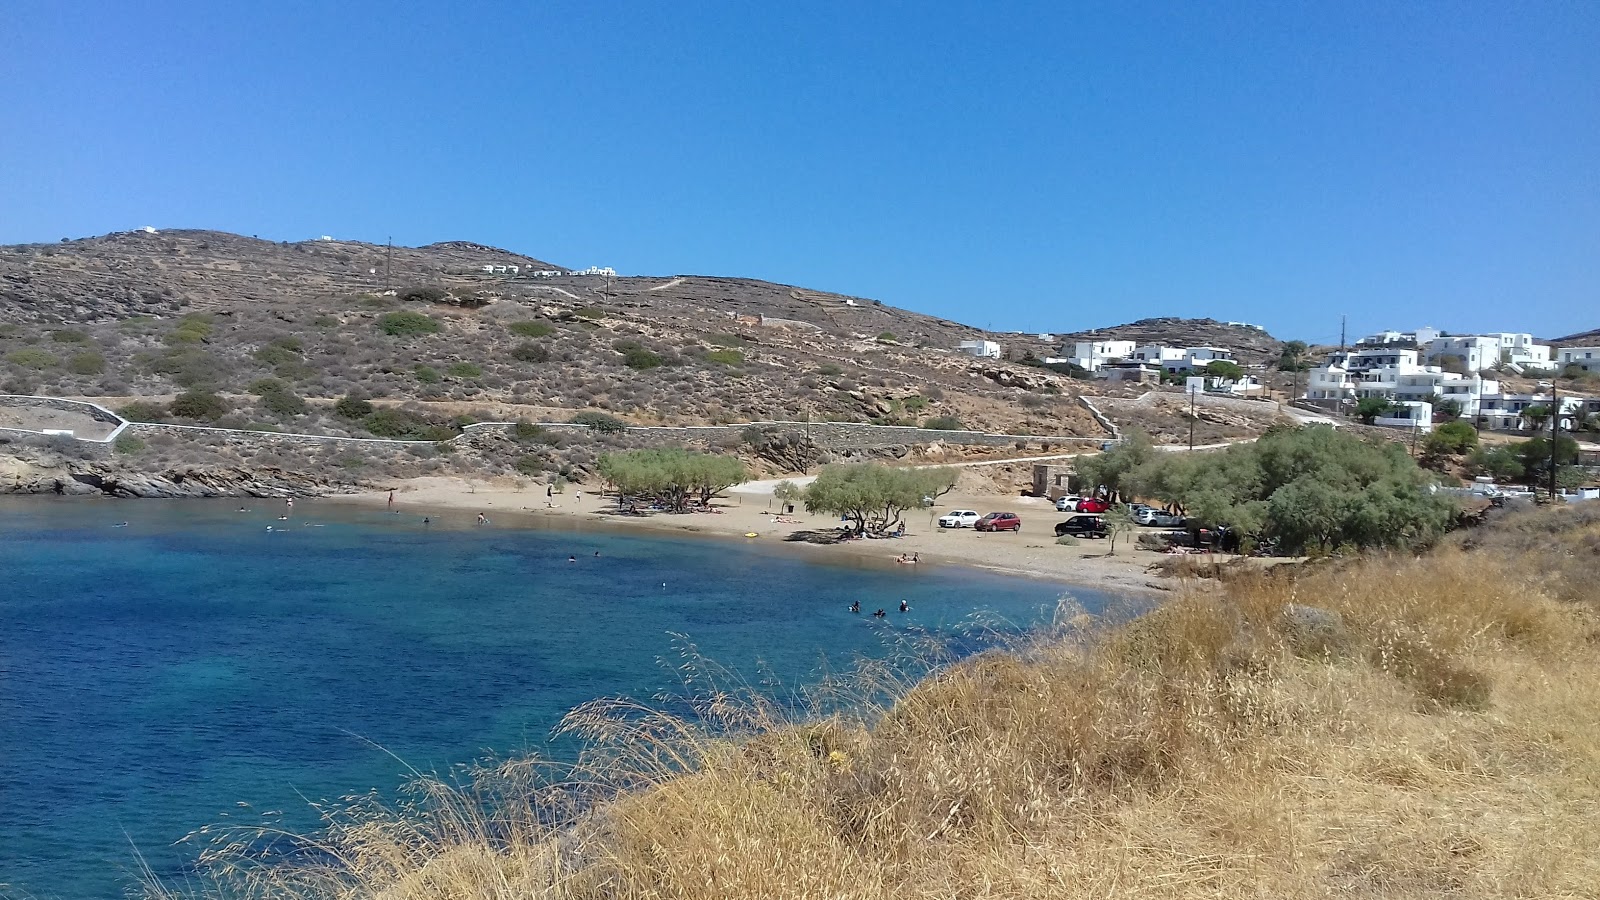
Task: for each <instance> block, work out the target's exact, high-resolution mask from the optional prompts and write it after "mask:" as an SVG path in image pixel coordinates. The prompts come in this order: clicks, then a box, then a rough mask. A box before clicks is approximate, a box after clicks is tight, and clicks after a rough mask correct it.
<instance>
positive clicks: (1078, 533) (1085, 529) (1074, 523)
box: [1056, 513, 1107, 538]
mask: <svg viewBox="0 0 1600 900" xmlns="http://www.w3.org/2000/svg"><path fill="white" fill-rule="evenodd" d="M1106 534H1107V532H1106V520H1105V519H1102V518H1100V516H1098V515H1096V514H1094V513H1079V514H1078V515H1075V516H1073V517H1072V518H1070V519H1068V520H1066V521H1065V522H1057V523H1056V537H1066V536H1067V535H1071V536H1073V537H1086V538H1103V537H1105V536H1106Z"/></svg>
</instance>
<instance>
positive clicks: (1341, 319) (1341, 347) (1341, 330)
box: [1339, 316, 1349, 353]
mask: <svg viewBox="0 0 1600 900" xmlns="http://www.w3.org/2000/svg"><path fill="white" fill-rule="evenodd" d="M1348 318H1349V316H1340V317H1339V352H1340V353H1343V352H1344V323H1345V320H1346V319H1348Z"/></svg>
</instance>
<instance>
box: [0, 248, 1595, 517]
mask: <svg viewBox="0 0 1600 900" xmlns="http://www.w3.org/2000/svg"><path fill="white" fill-rule="evenodd" d="M1591 343H1593V342H1592V341H1591ZM1597 384H1600V347H1597V346H1589V345H1577V344H1570V343H1568V342H1565V341H1557V342H1555V343H1554V344H1551V343H1541V342H1539V341H1536V340H1535V339H1534V338H1533V336H1532V335H1529V334H1516V333H1496V334H1488V335H1466V336H1463V335H1449V334H1445V333H1443V332H1440V331H1438V330H1435V329H1426V328H1425V329H1419V330H1417V331H1413V332H1384V333H1380V334H1376V335H1372V336H1369V337H1366V338H1362V339H1361V340H1358V341H1356V342H1354V343H1353V344H1352V345H1351V346H1348V347H1338V348H1333V347H1328V348H1311V347H1308V346H1307V345H1306V344H1305V343H1303V342H1299V341H1288V342H1284V341H1281V340H1278V339H1277V338H1274V337H1273V336H1272V335H1270V334H1268V333H1267V332H1266V331H1265V329H1264V328H1262V327H1261V326H1259V325H1255V324H1251V323H1245V322H1221V321H1216V320H1211V319H1175V318H1161V319H1146V320H1140V321H1138V322H1132V323H1128V324H1125V325H1119V326H1114V327H1111V328H1103V329H1097V330H1093V331H1085V332H1079V333H1077V334H1067V335H1059V336H1058V335H1054V334H1016V333H994V332H987V331H984V330H982V329H976V328H972V327H970V326H965V325H962V324H960V323H958V322H953V321H949V320H945V319H940V318H937V317H931V316H924V315H919V314H917V313H913V312H909V311H907V310H901V309H896V308H894V307H891V306H887V305H885V304H883V303H881V302H878V301H874V300H870V299H866V298H861V297H852V296H846V295H838V294H829V293H823V292H817V291H810V290H806V289H802V288H797V287H791V286H785V285H774V284H770V283H766V282H761V281H756V280H751V279H738V278H712V277H705V276H692V275H678V276H671V277H665V276H663V277H654V278H647V277H628V276H619V275H618V274H617V273H616V272H615V271H614V270H613V269H611V268H609V267H604V266H589V267H586V268H582V269H567V268H563V267H560V266H556V265H554V264H551V263H548V262H544V261H541V260H538V259H534V258H532V257H528V256H524V255H520V254H515V253H509V252H507V251H504V250H499V249H497V248H492V247H486V246H483V245H480V244H475V243H472V242H466V241H452V242H444V243H440V244H433V245H429V246H427V247H421V248H404V247H390V246H384V245H372V244H365V243H361V242H354V241H338V240H334V239H333V238H331V237H327V236H324V237H322V238H319V239H316V240H313V241H305V242H300V243H294V244H291V243H274V242H270V241H260V240H257V239H254V238H247V237H242V236H239V235H229V234H224V233H220V232H207V231H160V232H158V231H156V230H154V229H142V230H139V231H135V232H123V233H118V234H112V235H106V236H104V237H99V238H88V239H83V240H79V241H66V242H62V243H59V244H46V245H23V246H17V247H9V248H0V394H6V395H11V399H10V400H9V401H7V402H6V403H3V404H0V441H5V442H9V443H10V444H11V445H14V447H16V448H21V447H27V446H30V445H31V444H30V440H29V438H28V437H27V435H33V436H34V437H38V436H40V435H43V434H44V432H45V431H50V432H55V433H56V434H54V435H53V436H54V437H56V438H61V437H64V436H65V433H66V432H74V431H76V432H77V433H81V434H83V435H89V434H93V433H95V432H96V429H97V427H98V426H97V425H96V424H95V423H93V422H92V421H83V420H81V419H80V420H76V421H75V420H72V418H71V416H68V415H67V414H66V413H64V412H62V411H61V410H59V409H56V410H53V411H50V412H49V413H48V415H47V414H46V413H45V412H42V411H41V409H40V408H39V407H37V406H29V405H28V404H29V403H33V402H34V401H30V400H28V399H27V398H29V397H34V398H37V397H45V398H55V399H59V400H67V401H84V402H91V403H94V404H96V405H98V406H99V407H101V408H103V409H107V410H113V411H115V414H116V415H118V416H120V417H121V418H122V420H125V421H128V422H132V423H136V424H137V425H138V426H139V428H140V429H142V432H143V433H144V434H146V435H147V437H146V438H141V439H140V440H139V441H138V442H137V447H136V444H135V442H134V441H133V440H125V441H124V442H123V444H122V445H121V450H122V451H123V452H122V453H119V454H118V456H117V461H118V462H119V463H120V464H121V465H123V466H125V467H139V466H143V467H146V468H148V467H151V466H156V467H163V468H165V469H170V468H171V467H172V466H174V465H180V464H187V465H212V466H217V465H227V466H234V467H238V466H248V465H256V466H261V465H270V466H272V467H274V468H277V469H292V468H294V467H295V466H302V467H304V466H311V467H315V468H319V469H322V470H326V469H328V468H329V464H330V460H335V461H337V462H335V463H334V464H333V468H334V469H335V470H337V471H338V474H339V475H340V476H341V477H346V478H355V479H356V480H358V481H359V480H362V479H363V478H366V479H370V478H372V477H376V476H382V477H406V476H414V475H423V474H430V473H438V472H442V471H448V470H450V469H451V468H452V467H456V468H460V467H463V466H466V467H476V470H477V471H479V472H481V473H483V474H486V475H490V476H493V475H496V474H499V475H505V476H515V475H518V474H521V475H528V474H531V473H539V472H546V471H549V472H557V473H560V474H561V475H562V476H563V477H572V478H579V479H581V478H583V477H586V475H587V474H589V473H592V467H593V465H594V462H595V460H596V454H597V453H598V452H599V450H598V449H596V448H593V447H589V448H585V447H583V446H579V445H577V444H575V443H573V442H566V443H565V444H562V443H561V442H558V441H550V442H547V443H543V444H540V445H538V446H532V447H529V446H523V445H521V444H518V443H517V442H509V443H508V442H503V441H497V440H494V439H492V438H489V437H487V436H486V432H484V431H483V430H482V429H481V428H480V427H478V426H479V425H480V424H481V423H493V422H501V423H505V422H519V421H520V422H534V423H542V424H546V425H560V424H564V423H569V422H572V421H574V420H575V417H578V416H581V415H591V416H593V415H600V416H606V417H610V418H611V419H612V420H614V421H615V422H617V423H618V425H619V427H621V428H624V429H633V432H632V433H633V435H634V437H635V438H636V439H637V438H639V437H641V436H643V435H645V434H646V433H647V432H646V431H643V430H641V429H643V428H647V427H648V428H685V427H687V428H700V429H708V430H702V431H700V432H696V434H698V435H699V437H697V438H696V439H695V440H696V441H697V442H698V443H700V444H701V445H705V446H713V445H715V446H720V447H723V448H724V449H733V448H738V450H739V452H741V453H743V454H745V455H746V457H747V458H748V459H749V460H750V462H751V463H752V464H754V465H756V466H757V469H758V471H763V472H781V471H785V470H786V467H789V466H793V465H795V464H796V463H797V461H798V462H800V463H802V464H814V463H816V462H819V461H823V460H825V459H828V458H838V456H839V454H844V455H846V456H850V455H867V456H880V457H889V458H895V459H903V460H926V459H944V460H949V459H957V460H963V459H965V460H970V459H976V458H988V459H1003V458H1005V457H1006V456H1007V455H1008V454H1009V455H1012V456H1024V457H1026V456H1036V455H1039V454H1048V453H1051V452H1056V453H1061V452H1066V451H1068V450H1072V449H1074V448H1078V447H1087V448H1091V449H1092V448H1094V447H1096V446H1098V445H1100V444H1102V443H1105V442H1107V441H1110V442H1116V441H1118V440H1121V439H1122V437H1123V436H1124V434H1125V433H1126V432H1128V431H1130V430H1132V431H1140V432H1143V433H1145V434H1148V435H1149V436H1150V437H1151V438H1152V439H1153V440H1154V441H1155V442H1156V443H1158V444H1168V445H1185V444H1188V445H1198V446H1209V445H1214V444H1219V443H1226V442H1229V441H1236V440H1243V439H1249V438H1252V437H1254V436H1257V435H1260V434H1262V433H1263V432H1264V431H1266V430H1267V429H1269V428H1271V427H1273V426H1274V425H1278V424H1285V423H1294V422H1304V421H1315V420H1318V417H1324V416H1331V417H1332V418H1333V420H1334V421H1342V422H1345V423H1347V427H1365V426H1370V427H1373V428H1377V429H1385V428H1387V429H1390V431H1391V433H1393V435H1394V438H1395V439H1396V440H1400V441H1410V442H1412V443H1416V442H1417V435H1418V434H1428V433H1430V432H1432V431H1433V430H1434V429H1435V428H1436V427H1437V426H1441V425H1444V424H1447V423H1451V422H1458V421H1459V422H1466V423H1470V425H1471V426H1472V428H1473V429H1474V431H1475V432H1482V433H1483V434H1484V435H1485V436H1486V437H1493V436H1495V435H1499V436H1503V437H1505V438H1508V439H1515V438H1518V437H1524V438H1525V437H1532V436H1535V435H1536V434H1537V433H1542V431H1543V432H1547V431H1548V430H1549V429H1548V427H1547V426H1548V425H1550V424H1554V426H1555V427H1556V428H1557V429H1559V431H1561V432H1564V433H1566V434H1578V435H1580V436H1587V434H1586V432H1592V431H1593V430H1595V428H1596V427H1597V425H1596V423H1597V421H1600V416H1597V413H1600V388H1597ZM1552 393H1554V394H1555V396H1552ZM1551 407H1555V408H1556V409H1557V411H1558V414H1557V415H1556V416H1554V417H1552V416H1550V415H1549V410H1550V408H1551ZM90 418H91V419H92V417H90ZM1552 418H1553V422H1552ZM750 423H757V424H758V425H759V429H764V431H763V432H762V434H763V435H764V436H761V437H756V436H754V432H751V433H749V434H744V433H743V432H741V431H740V429H744V428H745V427H746V426H747V425H749V424H750ZM762 423H765V424H762ZM808 423H815V424H814V425H813V424H808ZM822 424H831V425H834V426H836V431H835V433H842V432H837V428H842V427H844V426H859V427H860V428H865V429H879V430H878V431H860V430H858V431H855V432H851V434H852V435H854V437H852V439H851V441H850V442H849V444H848V446H846V445H844V444H840V445H839V446H837V447H835V448H833V449H832V450H827V451H821V450H818V449H817V448H816V447H815V446H813V445H814V444H815V443H816V442H817V441H818V440H819V438H818V435H819V434H822V433H823V431H822V429H821V428H820V426H821V425H822ZM717 429H722V430H720V431H719V430H717ZM1541 430H1542V431H1541ZM1382 433H1383V432H1382V431H1376V432H1374V434H1382ZM130 434H131V433H130ZM278 434H294V435H305V436H307V437H308V439H309V438H318V439H322V440H324V441H335V440H345V441H355V442H358V443H351V444H346V445H342V446H341V447H340V448H339V449H337V450H330V451H329V454H330V455H329V456H328V457H326V458H318V459H308V458H307V451H306V450H305V449H304V447H299V446H290V443H291V442H288V441H286V440H277V441H274V439H272V438H271V436H272V435H278ZM627 434H628V432H626V431H624V432H622V435H623V437H619V438H616V439H612V442H613V443H616V442H617V441H623V442H624V443H625V442H626V440H627ZM205 435H211V436H213V437H215V438H216V439H215V440H212V441H210V443H209V444H206V443H205V442H203V441H201V440H200V438H201V437H202V436H205ZM719 435H720V436H719ZM741 435H743V436H741ZM866 435H871V436H872V437H870V438H868V437H865V436H866ZM223 437H226V440H223ZM444 439H460V441H461V443H460V446H462V447H463V448H465V449H466V450H467V451H468V452H466V453H465V454H455V455H453V456H450V457H440V456H437V455H432V454H427V453H422V454H413V455H410V456H407V457H394V456H387V457H385V456H382V454H379V456H378V457H374V454H377V453H378V450H379V449H380V446H379V445H380V444H381V441H382V440H402V441H404V440H413V441H424V442H427V441H435V442H436V441H439V440H444ZM374 440H376V441H377V442H376V443H375V442H374ZM360 441H367V442H368V443H365V444H361V443H359V442H360ZM203 444H204V446H201V445H203ZM802 445H804V446H806V447H807V448H808V449H807V450H806V451H805V452H804V453H800V454H799V455H797V453H796V451H795V447H797V446H802ZM327 446H329V447H332V446H333V445H331V444H329V445H327ZM351 448H355V450H359V451H360V452H359V453H356V452H354V450H352V449H351ZM1456 449H1457V450H1459V451H1462V452H1458V453H1457V454H1456V456H1458V457H1463V458H1461V459H1458V460H1457V463H1456V464H1455V466H1454V468H1453V469H1451V471H1452V472H1453V473H1454V474H1458V475H1462V476H1471V475H1475V474H1479V472H1478V470H1480V469H1484V468H1486V466H1484V465H1482V464H1481V460H1480V461H1478V462H1474V461H1473V460H1471V459H1466V458H1465V457H1466V455H1467V452H1468V451H1470V450H1472V449H1473V448H1456ZM1597 449H1600V448H1596V447H1595V446H1594V445H1592V444H1589V443H1587V442H1584V443H1580V444H1579V445H1578V448H1577V452H1578V453H1580V454H1582V455H1583V456H1582V458H1581V459H1578V458H1574V460H1573V462H1582V463H1585V464H1590V465H1592V464H1593V454H1594V452H1595V451H1596V450H1597ZM1524 468H1526V467H1525V466H1524ZM1499 471H1500V472H1501V474H1502V476H1503V475H1505V474H1506V473H1507V472H1509V469H1508V468H1507V467H1505V466H1501V467H1499ZM1574 477H1577V476H1574ZM1569 480H1570V479H1569ZM1028 483H1031V479H1030V478H1029V477H1028V475H1027V473H1023V472H1019V473H1018V475H1017V484H1018V486H1022V485H1026V484H1028Z"/></svg>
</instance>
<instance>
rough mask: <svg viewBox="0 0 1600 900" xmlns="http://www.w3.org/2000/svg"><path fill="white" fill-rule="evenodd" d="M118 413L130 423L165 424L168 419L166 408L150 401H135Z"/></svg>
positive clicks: (122, 407)
mask: <svg viewBox="0 0 1600 900" xmlns="http://www.w3.org/2000/svg"><path fill="white" fill-rule="evenodd" d="M116 412H117V415H119V416H121V417H122V418H124V419H127V420H128V421H129V422H164V421H166V418H167V408H166V406H165V405H163V404H160V403H156V402H154V401H150V400H135V401H134V402H132V403H129V404H127V405H126V406H121V407H118V408H117V411H116Z"/></svg>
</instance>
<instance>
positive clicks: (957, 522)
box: [939, 509, 978, 528]
mask: <svg viewBox="0 0 1600 900" xmlns="http://www.w3.org/2000/svg"><path fill="white" fill-rule="evenodd" d="M976 524H978V512H977V510H972V509H952V510H950V511H949V512H947V513H945V514H944V515H942V516H940V517H939V527H940V528H971V527H972V526H974V525H976Z"/></svg>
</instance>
